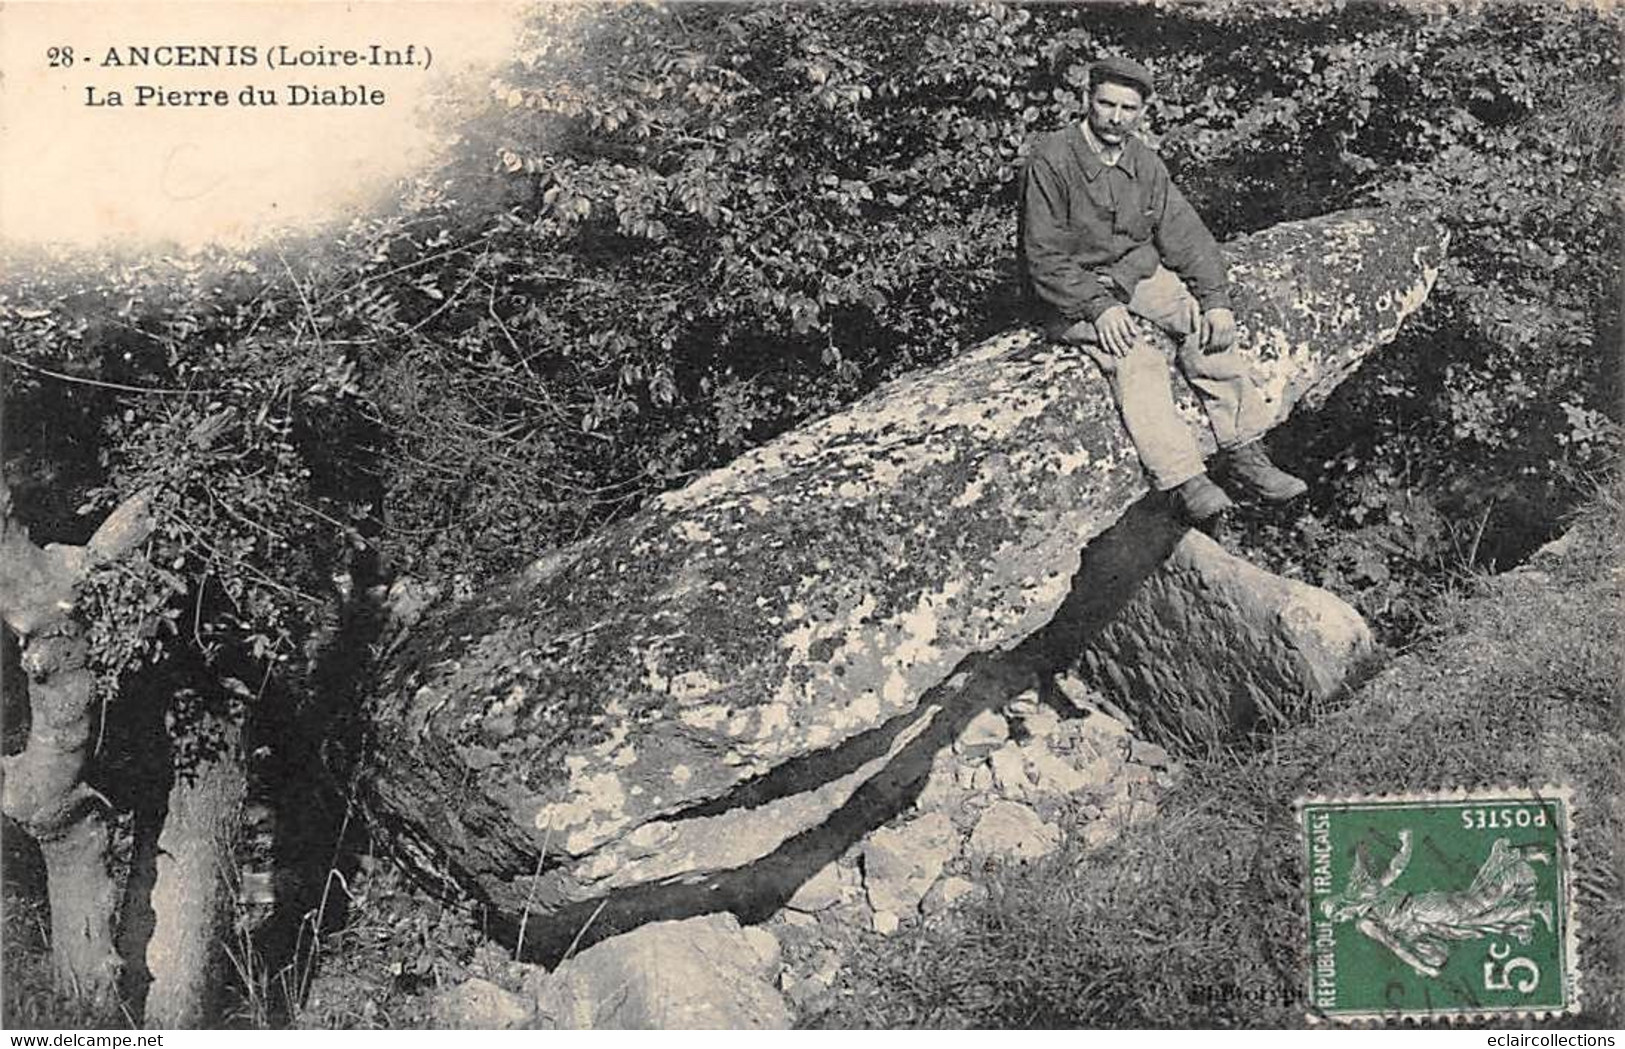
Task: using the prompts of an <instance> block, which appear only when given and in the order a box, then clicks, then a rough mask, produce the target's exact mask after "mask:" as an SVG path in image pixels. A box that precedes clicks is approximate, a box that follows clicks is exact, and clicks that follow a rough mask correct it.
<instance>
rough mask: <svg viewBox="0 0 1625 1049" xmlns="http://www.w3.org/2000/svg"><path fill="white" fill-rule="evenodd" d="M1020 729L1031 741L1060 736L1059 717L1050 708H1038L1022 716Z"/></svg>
mask: <svg viewBox="0 0 1625 1049" xmlns="http://www.w3.org/2000/svg"><path fill="white" fill-rule="evenodd" d="M1021 727H1022V729H1023V730H1024V731H1025V732H1026V733H1027V735H1028V737H1030V738H1032V739H1051V738H1054V737H1055V736H1058V735H1060V732H1061V715H1059V714H1057V713H1056V712H1055V711H1054V710H1053V709H1051V708H1050V707H1039V708H1038V709H1037V710H1035V711H1033V712H1032V713H1031V714H1024V715H1022V718H1021Z"/></svg>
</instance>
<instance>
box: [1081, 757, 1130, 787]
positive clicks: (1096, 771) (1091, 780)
mask: <svg viewBox="0 0 1625 1049" xmlns="http://www.w3.org/2000/svg"><path fill="white" fill-rule="evenodd" d="M1122 767H1123V759H1122V758H1118V757H1110V758H1105V757H1102V758H1095V759H1094V760H1093V761H1090V762H1087V763H1086V764H1084V766H1083V767H1082V768H1080V769H1079V770H1078V773H1079V775H1081V776H1082V777H1083V781H1084V785H1085V787H1087V788H1089V789H1092V790H1102V789H1104V788H1105V787H1106V786H1107V785H1108V784H1110V783H1111V781H1112V780H1113V779H1115V778H1117V773H1118V771H1119V770H1120V769H1122Z"/></svg>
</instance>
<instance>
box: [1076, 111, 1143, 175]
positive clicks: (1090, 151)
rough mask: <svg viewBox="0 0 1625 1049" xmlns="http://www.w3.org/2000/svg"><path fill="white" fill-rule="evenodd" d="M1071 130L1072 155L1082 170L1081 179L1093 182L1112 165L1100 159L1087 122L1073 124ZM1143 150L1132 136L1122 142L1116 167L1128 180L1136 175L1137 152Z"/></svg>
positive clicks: (1096, 141) (1096, 144) (1097, 145)
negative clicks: (1121, 150)
mask: <svg viewBox="0 0 1625 1049" xmlns="http://www.w3.org/2000/svg"><path fill="white" fill-rule="evenodd" d="M1072 129H1073V135H1072V153H1073V155H1074V156H1075V157H1077V160H1078V165H1079V166H1080V167H1082V168H1083V177H1084V178H1086V179H1088V180H1089V181H1091V182H1093V181H1094V180H1095V176H1096V175H1099V174H1100V173H1101V172H1102V171H1104V170H1106V169H1107V168H1108V167H1111V166H1112V165H1110V164H1107V163H1106V162H1105V161H1104V160H1102V159H1101V158H1100V148H1101V147H1100V143H1099V141H1098V140H1097V139H1096V138H1095V136H1094V133H1093V132H1091V131H1090V130H1089V125H1088V123H1087V122H1083V123H1078V124H1074V125H1073V128H1072ZM1143 148H1144V147H1143V146H1142V145H1141V143H1140V140H1139V139H1138V138H1136V137H1135V136H1133V135H1129V136H1128V137H1127V138H1126V139H1124V140H1123V154H1122V156H1120V157H1118V158H1117V167H1119V168H1122V169H1123V172H1124V174H1126V175H1128V177H1129V178H1134V177H1135V176H1136V175H1137V174H1138V157H1139V151H1140V150H1141V149H1143Z"/></svg>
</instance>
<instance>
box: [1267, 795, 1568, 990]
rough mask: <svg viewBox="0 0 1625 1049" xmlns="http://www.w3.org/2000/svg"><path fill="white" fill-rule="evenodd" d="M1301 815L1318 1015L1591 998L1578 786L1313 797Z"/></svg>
mask: <svg viewBox="0 0 1625 1049" xmlns="http://www.w3.org/2000/svg"><path fill="white" fill-rule="evenodd" d="M1298 816H1299V820H1300V824H1299V825H1300V828H1301V830H1302V833H1303V841H1304V845H1305V849H1306V851H1307V855H1306V860H1307V871H1308V877H1307V879H1306V882H1305V890H1306V896H1307V902H1308V913H1309V972H1308V977H1307V978H1308V995H1309V1003H1310V1007H1311V1015H1312V1016H1313V1017H1316V1018H1319V1019H1324V1020H1331V1021H1334V1022H1335V1021H1347V1020H1361V1019H1370V1020H1382V1019H1426V1018H1441V1019H1442V1018H1447V1017H1475V1016H1479V1017H1490V1016H1513V1015H1520V1014H1522V1015H1536V1016H1538V1015H1551V1014H1557V1013H1563V1012H1568V1011H1571V1010H1573V1009H1575V1008H1577V1007H1578V993H1579V988H1578V986H1577V980H1576V969H1575V964H1574V961H1575V959H1574V945H1575V935H1574V927H1573V922H1574V915H1573V908H1572V907H1571V905H1570V900H1571V889H1570V866H1569V862H1570V851H1571V846H1570V832H1571V823H1570V820H1571V818H1572V811H1571V799H1570V795H1569V793H1568V792H1567V791H1566V790H1563V789H1560V788H1551V789H1548V790H1541V791H1519V790H1507V791H1480V792H1473V793H1454V794H1448V793H1441V794H1438V795H1434V796H1426V795H1404V796H1381V795H1377V796H1366V797H1357V798H1340V799H1325V798H1310V799H1304V800H1301V801H1299V803H1298Z"/></svg>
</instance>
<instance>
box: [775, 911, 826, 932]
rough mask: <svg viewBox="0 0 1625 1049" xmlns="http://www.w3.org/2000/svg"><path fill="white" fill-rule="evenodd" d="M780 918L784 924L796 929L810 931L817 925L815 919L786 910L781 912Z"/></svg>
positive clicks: (801, 913) (799, 912)
mask: <svg viewBox="0 0 1625 1049" xmlns="http://www.w3.org/2000/svg"><path fill="white" fill-rule="evenodd" d="M780 917H782V918H783V919H784V924H786V925H790V926H794V927H795V928H797V929H810V928H812V927H814V926H816V925H817V924H818V919H817V918H814V917H813V916H812V915H810V914H807V913H805V912H803V911H788V910H787V911H784V912H782V913H781V914H780Z"/></svg>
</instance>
